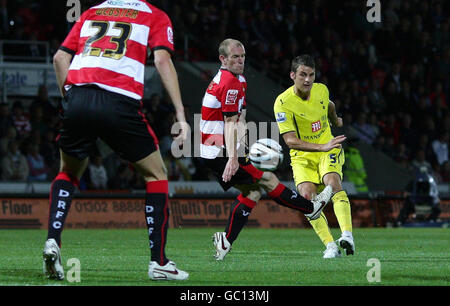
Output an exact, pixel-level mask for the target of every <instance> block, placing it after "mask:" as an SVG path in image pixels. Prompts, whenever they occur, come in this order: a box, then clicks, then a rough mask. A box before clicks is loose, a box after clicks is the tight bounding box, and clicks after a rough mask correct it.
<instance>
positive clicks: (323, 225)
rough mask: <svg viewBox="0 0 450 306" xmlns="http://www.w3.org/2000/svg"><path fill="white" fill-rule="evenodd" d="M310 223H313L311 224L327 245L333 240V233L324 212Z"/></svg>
mask: <svg viewBox="0 0 450 306" xmlns="http://www.w3.org/2000/svg"><path fill="white" fill-rule="evenodd" d="M309 223H311V226H312V227H313V229H314V231H315V232H316V234H317V235H318V236H319V238H320V240H322V242H323V244H325V246H326V245H327V244H328V243H330V242H333V241H334V239H333V236H332V235H331V232H330V228H329V227H328V221H327V218H326V217H325V215H324V213H323V212H321V213H320V217H319V218H317V219H316V220H310V221H309Z"/></svg>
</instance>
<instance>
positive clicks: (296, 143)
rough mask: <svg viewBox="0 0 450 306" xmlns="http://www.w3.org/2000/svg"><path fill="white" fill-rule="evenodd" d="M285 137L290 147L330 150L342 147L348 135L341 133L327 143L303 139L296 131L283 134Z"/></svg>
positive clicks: (321, 150)
mask: <svg viewBox="0 0 450 306" xmlns="http://www.w3.org/2000/svg"><path fill="white" fill-rule="evenodd" d="M283 139H284V142H285V143H286V145H287V146H288V147H289V149H295V150H300V151H307V152H328V151H330V150H331V149H334V148H340V147H341V144H342V143H343V142H344V141H345V140H346V139H347V137H346V136H345V135H339V136H336V137H334V138H333V139H331V140H330V141H329V142H327V143H325V144H319V143H311V142H307V141H303V140H301V139H299V138H298V137H297V135H296V134H295V132H287V133H285V134H283Z"/></svg>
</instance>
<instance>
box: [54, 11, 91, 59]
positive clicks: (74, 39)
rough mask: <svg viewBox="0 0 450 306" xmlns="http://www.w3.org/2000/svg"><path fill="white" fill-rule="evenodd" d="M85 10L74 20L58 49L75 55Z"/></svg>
mask: <svg viewBox="0 0 450 306" xmlns="http://www.w3.org/2000/svg"><path fill="white" fill-rule="evenodd" d="M86 12H87V11H86ZM86 12H84V13H83V14H82V15H81V16H80V18H78V20H77V21H76V22H75V24H74V25H73V27H72V29H71V30H70V32H69V34H68V35H67V37H66V39H65V40H64V42H63V43H62V44H61V46H60V47H59V49H61V50H63V51H66V52H67V53H70V54H72V55H75V54H76V53H77V52H78V48H79V40H80V32H81V27H82V26H83V23H84V20H85V14H86Z"/></svg>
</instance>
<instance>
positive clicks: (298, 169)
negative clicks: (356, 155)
mask: <svg viewBox="0 0 450 306" xmlns="http://www.w3.org/2000/svg"><path fill="white" fill-rule="evenodd" d="M303 155H304V156H292V155H291V167H292V172H293V176H294V182H295V186H296V187H297V186H298V185H299V184H301V183H303V182H311V183H314V184H317V185H320V184H323V177H324V176H325V174H327V173H331V172H335V173H337V174H339V176H340V177H341V181H342V180H343V178H344V175H343V173H342V166H343V165H344V162H345V155H344V149H342V148H340V149H339V148H335V149H333V150H331V151H328V152H311V153H309V152H308V153H307V154H303Z"/></svg>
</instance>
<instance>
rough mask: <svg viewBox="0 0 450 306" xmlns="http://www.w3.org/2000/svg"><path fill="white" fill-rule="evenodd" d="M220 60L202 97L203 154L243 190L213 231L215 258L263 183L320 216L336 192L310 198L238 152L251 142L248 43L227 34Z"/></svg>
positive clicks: (281, 198)
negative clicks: (246, 66)
mask: <svg viewBox="0 0 450 306" xmlns="http://www.w3.org/2000/svg"><path fill="white" fill-rule="evenodd" d="M219 59H220V62H221V64H222V65H221V67H220V70H219V72H218V73H217V74H216V76H215V77H214V79H213V80H212V82H211V83H210V85H209V86H208V88H207V90H206V93H205V95H204V97H203V102H202V117H201V121H200V132H201V144H200V155H201V157H202V158H203V160H204V162H205V164H206V165H207V166H208V168H210V169H211V170H212V172H213V173H214V174H215V176H216V177H217V180H218V181H219V183H220V185H221V186H222V188H223V189H224V190H225V191H227V190H228V189H230V188H231V187H235V188H237V189H238V190H239V191H241V194H240V195H239V196H238V197H237V199H236V201H235V202H234V203H233V205H232V206H231V209H230V216H229V220H228V224H227V226H226V228H225V232H217V233H215V234H214V236H213V241H214V246H215V248H216V254H215V258H216V260H223V259H224V257H225V256H226V255H227V254H228V252H229V251H230V250H231V245H232V243H233V242H234V241H235V240H236V238H237V236H238V234H239V233H240V231H241V230H242V228H243V227H244V225H245V224H246V222H247V220H248V217H249V215H250V213H251V211H252V209H253V208H254V207H255V205H256V203H257V202H258V201H259V199H260V198H261V188H263V189H264V190H265V191H266V192H267V193H268V195H269V197H271V198H272V199H273V200H274V201H275V202H276V203H278V204H280V205H283V206H286V207H290V208H292V209H296V210H298V211H300V212H302V213H304V214H305V216H307V217H312V216H316V215H320V211H321V210H322V209H323V207H324V204H323V203H322V202H325V203H327V202H328V201H329V199H330V197H331V188H329V187H327V188H325V189H324V191H323V192H322V193H321V194H319V195H318V196H317V198H316V200H314V201H308V200H307V199H305V198H303V197H301V196H300V195H299V194H297V193H296V192H295V191H292V190H291V189H289V188H287V187H286V186H285V185H284V184H282V183H280V181H279V180H278V178H277V177H276V176H275V174H273V173H272V172H263V171H261V170H258V169H256V168H255V167H254V166H253V165H252V164H251V163H250V162H249V161H248V159H246V158H245V157H244V156H238V149H239V146H240V145H242V146H245V143H244V142H245V137H244V134H245V131H246V126H245V115H246V102H245V94H246V91H247V83H246V80H245V78H244V76H243V75H242V73H243V72H244V64H245V48H244V46H243V45H242V43H241V42H239V41H237V40H234V39H226V40H224V41H223V42H222V43H221V44H220V46H219ZM240 141H241V143H240Z"/></svg>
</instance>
